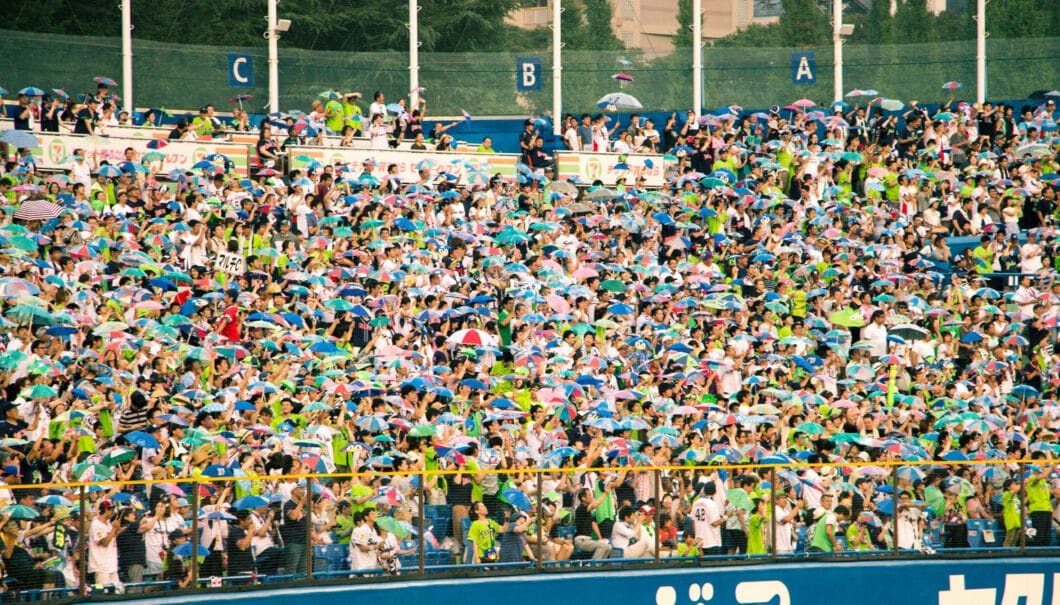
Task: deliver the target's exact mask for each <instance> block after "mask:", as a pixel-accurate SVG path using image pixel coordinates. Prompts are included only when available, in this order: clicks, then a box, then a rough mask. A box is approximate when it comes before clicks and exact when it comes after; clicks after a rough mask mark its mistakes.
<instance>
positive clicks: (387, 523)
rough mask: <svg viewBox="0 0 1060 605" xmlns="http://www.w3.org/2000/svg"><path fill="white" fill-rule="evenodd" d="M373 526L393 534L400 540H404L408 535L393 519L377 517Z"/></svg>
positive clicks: (399, 523)
mask: <svg viewBox="0 0 1060 605" xmlns="http://www.w3.org/2000/svg"><path fill="white" fill-rule="evenodd" d="M375 526H376V527H378V528H379V529H382V530H384V531H388V532H390V533H392V534H394V535H395V536H397V537H398V539H400V540H404V539H405V538H407V537H408V535H409V532H407V531H405V528H404V527H402V526H401V522H400V521H398V520H397V519H395V518H393V517H379V518H378V519H376V520H375Z"/></svg>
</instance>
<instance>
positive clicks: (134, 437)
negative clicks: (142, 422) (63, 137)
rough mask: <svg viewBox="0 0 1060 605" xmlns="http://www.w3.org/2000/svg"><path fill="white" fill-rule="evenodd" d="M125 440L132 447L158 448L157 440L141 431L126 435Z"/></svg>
mask: <svg viewBox="0 0 1060 605" xmlns="http://www.w3.org/2000/svg"><path fill="white" fill-rule="evenodd" d="M125 440H126V441H128V442H129V443H131V444H133V445H136V446H139V447H145V448H148V449H157V448H158V447H159V444H158V439H155V438H154V437H152V436H151V435H148V434H147V433H145V432H143V431H133V432H131V433H126V434H125Z"/></svg>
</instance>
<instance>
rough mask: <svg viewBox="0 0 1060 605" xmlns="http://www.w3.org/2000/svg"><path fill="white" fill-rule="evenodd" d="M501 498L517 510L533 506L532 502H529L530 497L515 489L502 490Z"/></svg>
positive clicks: (528, 508)
mask: <svg viewBox="0 0 1060 605" xmlns="http://www.w3.org/2000/svg"><path fill="white" fill-rule="evenodd" d="M501 499H502V500H506V501H507V502H508V504H511V505H512V506H514V507H515V508H518V509H519V510H530V509H532V508H534V505H533V503H531V502H530V498H528V497H527V496H526V494H524V493H523V492H521V491H519V490H517V489H506V490H504V491H503V492H501Z"/></svg>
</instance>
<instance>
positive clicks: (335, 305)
mask: <svg viewBox="0 0 1060 605" xmlns="http://www.w3.org/2000/svg"><path fill="white" fill-rule="evenodd" d="M324 306H325V307H327V308H329V309H331V310H332V311H350V310H352V309H353V303H351V302H350V301H348V300H346V299H344V298H332V299H331V300H329V301H327V302H325V303H324Z"/></svg>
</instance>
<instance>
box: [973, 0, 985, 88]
mask: <svg viewBox="0 0 1060 605" xmlns="http://www.w3.org/2000/svg"><path fill="white" fill-rule="evenodd" d="M975 100H976V102H977V103H982V102H984V101H986V0H978V2H976V12H975Z"/></svg>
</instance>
